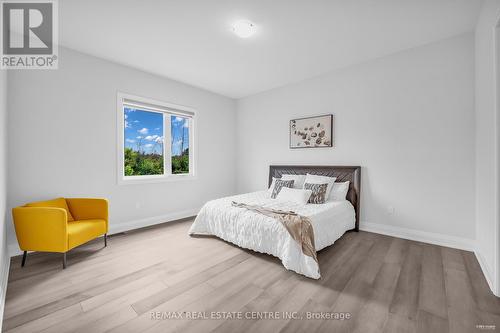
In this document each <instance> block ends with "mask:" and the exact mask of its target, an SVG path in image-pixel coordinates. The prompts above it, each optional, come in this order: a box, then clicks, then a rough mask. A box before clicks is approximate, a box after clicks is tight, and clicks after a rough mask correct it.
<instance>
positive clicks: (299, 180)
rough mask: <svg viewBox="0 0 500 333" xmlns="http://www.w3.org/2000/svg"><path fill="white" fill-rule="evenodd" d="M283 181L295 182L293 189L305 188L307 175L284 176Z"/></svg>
mask: <svg viewBox="0 0 500 333" xmlns="http://www.w3.org/2000/svg"><path fill="white" fill-rule="evenodd" d="M281 179H283V180H293V188H303V187H304V180H306V175H282V176H281Z"/></svg>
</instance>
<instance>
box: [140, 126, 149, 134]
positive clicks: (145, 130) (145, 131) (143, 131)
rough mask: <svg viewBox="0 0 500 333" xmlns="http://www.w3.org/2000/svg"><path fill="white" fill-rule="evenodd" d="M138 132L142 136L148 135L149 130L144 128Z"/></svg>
mask: <svg viewBox="0 0 500 333" xmlns="http://www.w3.org/2000/svg"><path fill="white" fill-rule="evenodd" d="M137 132H139V133H141V134H148V132H149V130H148V129H147V128H146V127H144V128H142V129H140V130H138V131H137Z"/></svg>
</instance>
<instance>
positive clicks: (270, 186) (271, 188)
mask: <svg viewBox="0 0 500 333" xmlns="http://www.w3.org/2000/svg"><path fill="white" fill-rule="evenodd" d="M276 179H279V178H274V177H273V181H272V182H271V185H269V188H268V189H267V191H268V192H269V193H273V189H274V184H276Z"/></svg>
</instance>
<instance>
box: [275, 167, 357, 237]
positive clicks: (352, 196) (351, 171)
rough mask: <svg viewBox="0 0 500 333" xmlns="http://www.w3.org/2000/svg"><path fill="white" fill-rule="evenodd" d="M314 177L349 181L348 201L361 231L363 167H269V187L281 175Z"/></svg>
mask: <svg viewBox="0 0 500 333" xmlns="http://www.w3.org/2000/svg"><path fill="white" fill-rule="evenodd" d="M306 173H310V174H312V175H320V176H328V177H337V180H336V181H337V182H345V181H349V191H348V192H347V200H349V201H350V202H351V203H352V205H353V206H354V210H355V212H356V226H355V228H354V230H356V231H358V230H359V199H360V197H361V167H359V166H330V165H271V166H269V186H271V182H272V181H273V177H275V178H281V175H284V174H291V175H305V174H306Z"/></svg>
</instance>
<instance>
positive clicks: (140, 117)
mask: <svg viewBox="0 0 500 333" xmlns="http://www.w3.org/2000/svg"><path fill="white" fill-rule="evenodd" d="M124 111H125V114H124V115H125V147H127V148H132V149H133V150H136V151H138V150H141V151H143V152H145V153H147V154H151V153H156V154H162V149H163V141H164V139H163V114H162V113H157V112H149V111H142V110H139V109H132V108H128V107H125V109H124ZM171 134H172V155H180V154H181V152H182V151H183V150H185V149H186V148H188V147H189V128H188V119H186V118H182V117H177V116H171Z"/></svg>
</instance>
